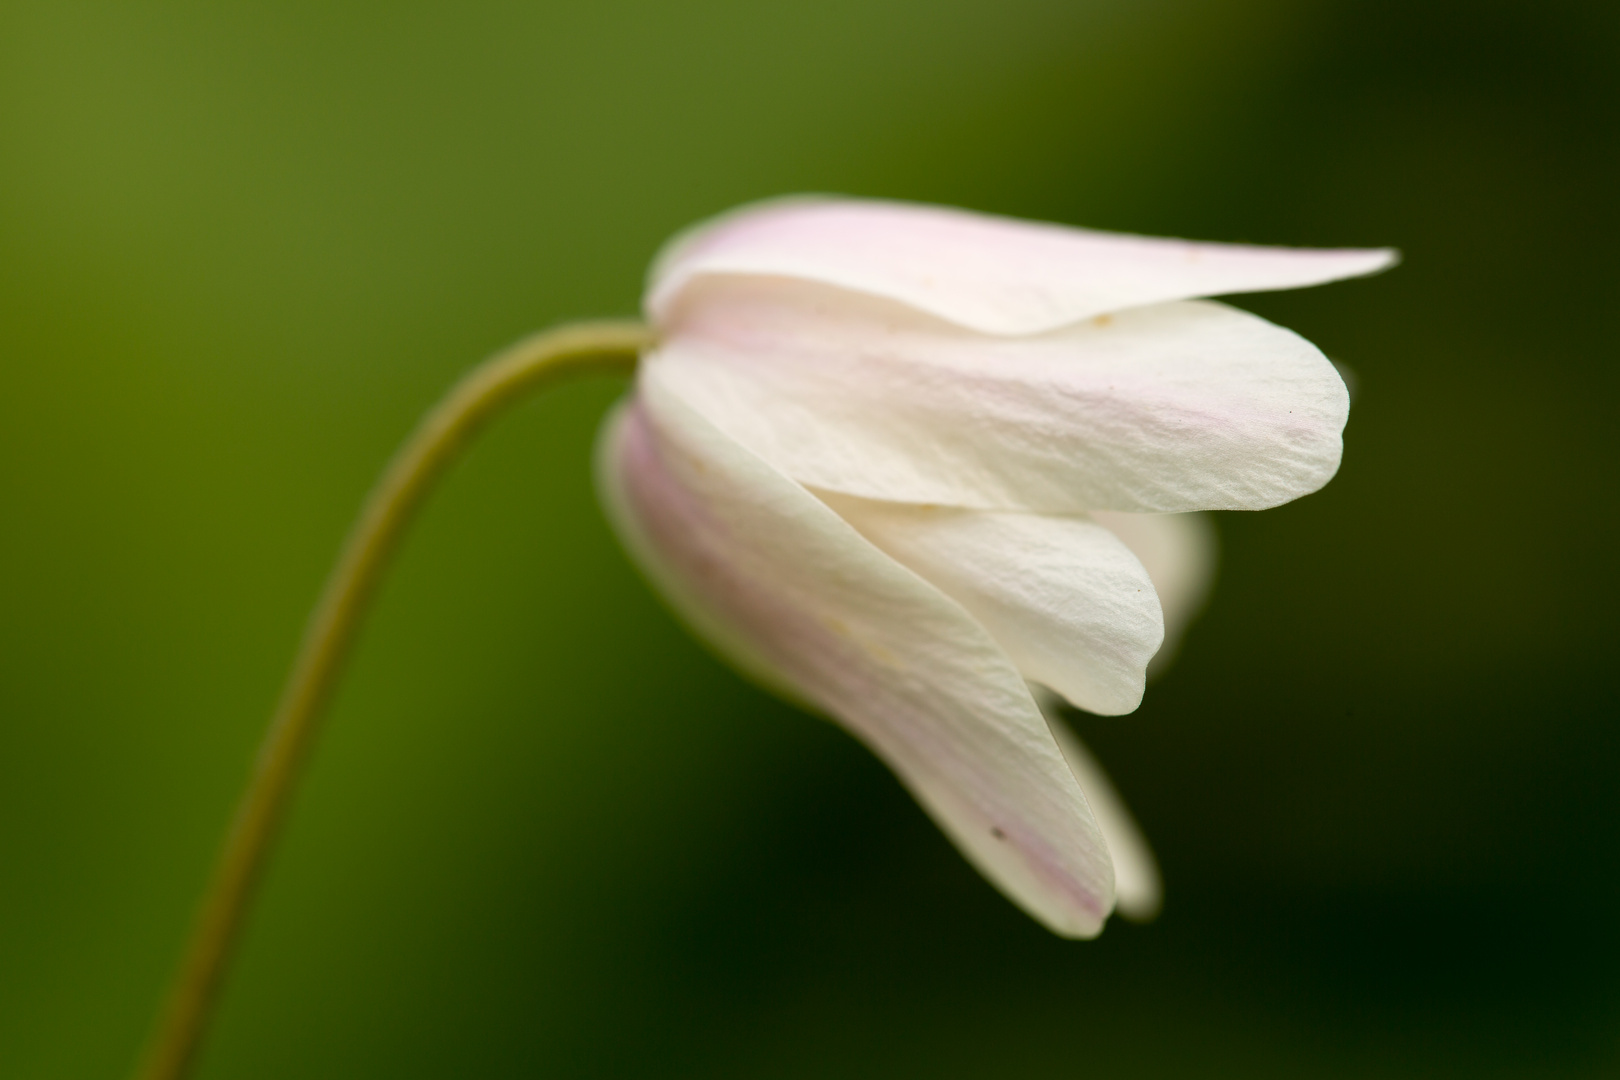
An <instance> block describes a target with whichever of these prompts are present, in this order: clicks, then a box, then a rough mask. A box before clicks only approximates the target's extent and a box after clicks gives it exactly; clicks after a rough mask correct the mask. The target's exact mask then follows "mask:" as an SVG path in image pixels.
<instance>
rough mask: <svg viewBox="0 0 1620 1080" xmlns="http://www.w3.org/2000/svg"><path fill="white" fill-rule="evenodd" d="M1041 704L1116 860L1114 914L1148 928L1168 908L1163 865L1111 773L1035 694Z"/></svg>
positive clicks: (1053, 706)
mask: <svg viewBox="0 0 1620 1080" xmlns="http://www.w3.org/2000/svg"><path fill="white" fill-rule="evenodd" d="M1036 690H1037V693H1036V695H1035V699H1036V701H1037V702H1038V703H1039V704H1040V706H1041V711H1042V712H1044V713H1045V714H1046V720H1047V723H1049V724H1050V725H1051V726H1052V735H1053V737H1055V738H1056V739H1057V744H1058V746H1059V747H1061V748H1062V750H1063V756H1064V758H1065V759H1066V760H1067V761H1068V763H1069V768H1071V769H1073V770H1074V778H1075V779H1076V780H1078V781H1080V790H1081V791H1084V792H1085V793H1086V801H1087V802H1088V803H1089V804H1090V806H1091V810H1092V813H1094V814H1096V815H1097V825H1098V826H1099V827H1100V828H1101V829H1102V834H1103V839H1105V840H1107V841H1108V853H1109V854H1110V855H1111V856H1113V859H1114V896H1115V903H1114V908H1115V910H1116V911H1118V912H1119V913H1120V914H1121V915H1123V916H1125V917H1126V918H1127V919H1130V920H1131V921H1132V922H1147V921H1148V920H1150V919H1152V918H1153V917H1154V916H1155V915H1157V914H1158V913H1159V909H1160V908H1161V907H1162V906H1163V905H1164V881H1163V879H1162V878H1161V877H1160V876H1159V861H1158V860H1157V859H1155V858H1154V857H1153V849H1152V848H1151V847H1149V846H1148V842H1147V837H1146V836H1144V835H1143V834H1142V829H1141V827H1140V826H1139V825H1137V824H1136V819H1135V818H1134V817H1132V816H1131V812H1130V810H1129V809H1128V808H1127V807H1126V806H1125V800H1124V799H1122V798H1120V795H1119V791H1118V789H1116V788H1115V787H1114V784H1113V781H1111V780H1109V779H1108V773H1106V772H1105V771H1103V767H1102V766H1101V765H1100V764H1098V763H1097V759H1096V757H1094V756H1093V755H1092V753H1091V751H1090V750H1088V749H1086V745H1085V743H1083V742H1081V741H1080V738H1079V736H1077V735H1076V734H1075V733H1074V729H1073V728H1072V727H1070V726H1069V722H1068V721H1067V720H1065V719H1063V717H1062V716H1061V715H1059V707H1058V703H1057V700H1056V698H1054V697H1053V696H1052V695H1051V694H1049V693H1044V692H1040V688H1039V687H1037V688H1036Z"/></svg>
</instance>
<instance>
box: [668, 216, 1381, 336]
mask: <svg viewBox="0 0 1620 1080" xmlns="http://www.w3.org/2000/svg"><path fill="white" fill-rule="evenodd" d="M1395 258H1396V255H1395V253H1394V252H1393V251H1390V250H1388V249H1376V250H1349V249H1346V250H1312V249H1305V248H1280V247H1254V246H1249V245H1244V244H1213V243H1197V242H1193V241H1188V240H1169V239H1160V238H1157V237H1146V236H1130V235H1126V234H1122V233H1107V232H1096V231H1093V230H1090V229H1076V228H1070V227H1066V226H1062V225H1050V224H1045V223H1039V222H1032V221H1019V220H1016V219H1013V218H1003V217H992V216H989V215H985V214H975V213H970V212H968V211H965V210H955V209H949V208H946V207H939V206H924V205H920V204H915V203H903V202H879V201H870V200H859V199H829V198H803V197H800V198H791V199H779V200H773V201H770V202H764V203H757V204H754V205H751V206H746V207H743V208H742V209H740V210H735V211H733V212H731V213H729V214H726V215H723V216H721V217H719V218H717V219H714V220H713V221H709V222H705V223H703V224H702V225H699V226H697V227H696V228H694V229H691V230H689V231H688V232H687V233H685V234H683V235H681V236H679V237H677V238H676V239H675V240H674V241H673V242H672V243H671V244H670V245H669V246H668V247H667V248H666V249H665V252H664V253H663V254H662V255H661V256H660V258H659V260H658V262H657V263H656V264H655V266H654V270H653V275H652V280H651V282H650V285H649V290H648V297H647V309H648V312H649V314H650V315H651V316H652V318H653V320H654V321H655V322H658V321H662V320H663V319H664V318H665V316H666V313H667V312H668V310H669V309H670V308H671V307H672V306H673V304H674V302H675V299H676V298H677V297H678V295H679V294H680V293H681V292H682V291H683V290H684V289H686V288H687V287H688V286H689V285H690V284H691V283H693V282H694V281H697V280H698V279H701V278H703V277H709V276H714V275H767V276H779V277H790V278H799V279H802V280H806V281H817V282H821V283H823V284H827V285H833V286H837V287H839V288H843V289H850V290H854V291H857V292H863V293H867V294H870V295H872V296H881V297H885V298H887V299H890V300H896V301H899V302H900V303H903V304H907V305H909V306H911V307H914V308H916V309H918V310H920V311H926V312H928V313H930V314H932V315H936V316H938V317H939V318H942V319H946V320H949V321H951V322H954V323H957V324H959V325H961V326H967V327H971V328H973V329H975V330H981V331H984V332H986V333H993V334H1031V333H1039V332H1041V331H1045V330H1051V329H1054V328H1056V327H1059V326H1065V325H1067V324H1069V323H1073V322H1078V321H1080V320H1082V319H1087V318H1090V317H1091V316H1093V315H1100V314H1102V313H1104V312H1111V311H1120V310H1123V309H1125V308H1131V307H1140V306H1143V305H1147V304H1158V303H1162V302H1164V301H1167V300H1186V299H1191V298H1194V297H1200V296H1223V295H1226V294H1229V293H1240V292H1259V291H1264V290H1268V289H1293V288H1298V287H1300V286H1304V285H1319V284H1321V283H1323V282H1328V281H1336V280H1338V279H1340V278H1347V277H1357V276H1360V275H1363V274H1371V273H1374V272H1375V271H1378V270H1382V269H1384V268H1385V267H1387V266H1389V265H1391V264H1392V263H1393V262H1394V261H1395Z"/></svg>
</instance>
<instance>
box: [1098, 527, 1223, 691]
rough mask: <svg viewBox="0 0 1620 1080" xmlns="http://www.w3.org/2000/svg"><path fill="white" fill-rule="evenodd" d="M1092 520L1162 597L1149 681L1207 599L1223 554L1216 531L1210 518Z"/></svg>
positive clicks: (1178, 643)
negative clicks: (1160, 632)
mask: <svg viewBox="0 0 1620 1080" xmlns="http://www.w3.org/2000/svg"><path fill="white" fill-rule="evenodd" d="M1092 517H1093V519H1094V520H1095V521H1096V522H1097V524H1099V525H1102V526H1105V527H1106V528H1107V529H1108V530H1109V531H1110V532H1112V533H1113V534H1114V535H1115V536H1117V537H1119V538H1120V539H1121V540H1123V541H1124V542H1125V546H1126V547H1128V548H1130V549H1131V553H1132V554H1133V555H1135V556H1136V557H1137V558H1138V559H1140V560H1142V566H1143V568H1144V569H1145V570H1147V574H1148V577H1150V578H1152V579H1153V588H1154V590H1155V591H1157V592H1158V594H1159V605H1160V607H1161V608H1162V609H1163V611H1164V644H1163V645H1162V646H1161V647H1160V648H1159V651H1158V653H1157V654H1155V655H1154V657H1153V662H1152V663H1151V664H1149V665H1148V676H1149V677H1150V678H1151V677H1153V676H1155V675H1158V674H1159V672H1161V671H1163V670H1164V668H1165V667H1167V666H1168V665H1169V663H1170V661H1171V659H1172V658H1173V657H1174V655H1175V651H1176V648H1177V647H1178V646H1179V645H1180V644H1181V635H1182V634H1183V633H1185V632H1186V629H1187V627H1188V625H1189V624H1191V623H1192V621H1193V619H1194V618H1196V617H1197V616H1198V613H1199V611H1201V610H1202V609H1203V607H1204V601H1205V600H1206V599H1207V598H1208V596H1209V587H1210V585H1211V583H1212V582H1213V581H1214V578H1215V563H1216V560H1217V558H1218V557H1219V550H1220V549H1219V546H1218V544H1217V542H1216V538H1215V526H1214V524H1213V523H1212V522H1211V521H1210V519H1209V515H1207V514H1121V513H1117V512H1115V511H1112V510H1099V511H1097V512H1096V513H1095V514H1093V515H1092Z"/></svg>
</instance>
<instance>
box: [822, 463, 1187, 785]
mask: <svg viewBox="0 0 1620 1080" xmlns="http://www.w3.org/2000/svg"><path fill="white" fill-rule="evenodd" d="M824 498H825V499H826V500H827V503H828V505H830V506H831V507H832V508H833V509H835V510H837V511H838V512H839V514H841V515H842V516H843V518H844V520H846V521H848V522H849V523H850V524H851V525H854V526H855V528H856V529H857V530H859V532H860V534H861V535H862V536H864V537H866V538H867V539H868V540H870V541H872V543H874V544H876V545H877V546H878V547H879V548H881V549H882V550H884V551H885V552H887V553H888V554H890V555H892V556H894V558H896V559H898V560H899V561H900V562H901V563H903V564H904V565H905V566H907V567H909V568H910V569H912V570H915V571H916V572H917V573H918V574H921V575H922V576H923V577H924V578H925V579H927V580H928V581H930V582H932V583H933V584H934V585H937V586H938V587H939V588H940V590H941V591H943V592H944V593H945V595H947V596H949V597H951V598H952V599H953V600H956V601H957V602H958V603H960V604H961V605H962V606H963V607H965V608H967V610H968V612H969V614H971V615H972V616H973V617H974V618H975V619H977V620H978V621H979V622H980V623H981V624H983V626H984V628H985V629H987V630H989V631H990V634H991V636H992V637H994V638H995V639H996V641H997V643H999V644H1000V645H1001V647H1002V648H1003V649H1004V650H1005V651H1006V653H1007V655H1008V656H1010V657H1011V658H1012V661H1013V663H1014V664H1015V665H1017V667H1018V670H1019V672H1020V673H1022V674H1023V676H1024V678H1026V679H1030V680H1033V681H1035V682H1038V683H1041V684H1043V685H1045V686H1049V687H1051V688H1052V689H1053V690H1055V691H1057V692H1058V693H1059V694H1061V695H1063V697H1065V698H1066V699H1068V701H1069V702H1070V703H1071V704H1074V705H1077V706H1079V707H1080V708H1082V709H1086V710H1088V711H1090V712H1094V713H1100V714H1102V715H1104V716H1118V715H1119V714H1121V713H1128V712H1131V711H1132V710H1133V709H1135V708H1136V707H1137V706H1138V705H1140V704H1141V703H1142V688H1143V686H1144V683H1145V679H1146V675H1145V672H1146V669H1147V665H1148V661H1149V660H1151V659H1152V658H1153V655H1154V653H1155V652H1156V651H1157V650H1158V648H1159V643H1160V641H1161V640H1163V638H1164V625H1163V623H1162V621H1161V619H1160V615H1159V600H1158V597H1157V596H1156V595H1155V594H1154V591H1153V582H1152V581H1150V580H1149V578H1148V574H1147V572H1146V571H1145V570H1143V569H1142V564H1141V562H1139V561H1138V560H1137V558H1136V556H1135V555H1133V554H1131V551H1130V549H1129V548H1128V547H1126V545H1125V544H1124V543H1122V542H1121V541H1120V540H1119V538H1118V537H1117V536H1115V535H1114V534H1113V533H1112V532H1110V531H1109V530H1108V529H1105V528H1103V527H1102V526H1101V525H1099V524H1096V523H1095V522H1093V521H1091V520H1089V519H1087V518H1085V517H1080V516H1070V515H1056V514H1026V513H1016V512H1011V511H993V510H962V509H958V508H953V507H934V506H916V505H912V504H907V503H887V502H874V501H872V500H869V499H856V498H851V497H850V496H847V495H831V494H829V495H825V496H824ZM1084 786H1085V785H1084V784H1083V783H1082V784H1081V787H1082V788H1084Z"/></svg>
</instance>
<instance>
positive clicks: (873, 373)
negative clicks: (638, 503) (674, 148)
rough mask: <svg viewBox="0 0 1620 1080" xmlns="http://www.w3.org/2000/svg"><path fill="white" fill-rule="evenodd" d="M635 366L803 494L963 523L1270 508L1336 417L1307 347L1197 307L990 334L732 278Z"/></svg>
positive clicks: (1261, 323)
mask: <svg viewBox="0 0 1620 1080" xmlns="http://www.w3.org/2000/svg"><path fill="white" fill-rule="evenodd" d="M648 363H649V365H650V366H653V367H657V368H660V369H661V370H662V371H663V375H664V378H665V379H666V380H667V381H668V382H669V383H670V385H672V386H675V387H678V388H679V391H680V393H681V395H682V396H683V397H684V398H685V399H686V400H687V401H689V402H691V403H692V404H693V406H694V407H695V408H697V409H699V410H700V411H702V412H703V414H704V415H705V416H707V417H709V418H710V419H711V420H712V421H713V422H714V423H715V424H716V425H717V426H718V427H720V428H721V429H722V430H724V431H725V432H726V433H727V434H728V435H731V436H732V437H733V438H735V439H736V440H738V441H739V442H741V443H743V444H744V445H746V446H748V447H749V448H750V449H752V450H754V451H755V452H756V453H758V454H759V455H760V456H762V457H764V458H765V459H766V460H768V461H770V462H771V463H772V464H774V465H776V466H777V467H778V468H779V469H781V470H782V471H783V472H785V473H787V474H788V475H790V476H792V477H793V478H794V479H796V480H799V481H801V482H802V483H805V484H808V485H810V486H812V487H816V488H823V489H826V490H829V491H837V492H842V493H844V494H849V495H859V496H862V497H865V498H871V499H887V500H890V501H894V502H922V503H939V504H942V505H948V506H966V507H974V508H980V509H1012V510H1034V511H1041V512H1058V513H1063V512H1074V511H1084V510H1127V511H1133V512H1165V511H1172V512H1173V511H1185V510H1214V509H1244V510H1258V509H1264V508H1265V507H1269V506H1276V505H1278V504H1279V503H1284V502H1288V501H1289V500H1291V499H1295V498H1298V497H1299V496H1301V495H1304V494H1307V493H1309V492H1312V491H1315V490H1316V489H1317V488H1319V487H1321V486H1322V485H1323V484H1325V483H1326V482H1327V481H1328V480H1329V479H1330V478H1331V477H1332V476H1333V474H1334V472H1335V471H1336V470H1337V469H1338V465H1339V456H1340V453H1341V450H1342V443H1341V433H1342V431H1343V428H1344V423H1345V419H1346V417H1347V415H1348V412H1349V399H1348V397H1347V395H1346V393H1345V389H1344V382H1343V381H1342V380H1341V379H1340V378H1339V375H1338V372H1337V371H1335V370H1334V368H1333V365H1332V364H1331V363H1329V362H1328V361H1327V359H1326V358H1325V357H1323V356H1322V354H1321V353H1320V352H1318V351H1317V350H1316V348H1315V347H1313V346H1312V345H1311V344H1310V343H1309V342H1308V341H1305V340H1304V339H1302V338H1300V337H1299V336H1298V335H1297V334H1293V333H1291V332H1289V331H1287V330H1284V329H1282V328H1281V327H1278V326H1274V325H1272V324H1271V323H1268V322H1266V321H1265V320H1264V319H1260V318H1258V317H1256V316H1254V315H1250V314H1247V313H1246V312H1241V311H1238V310H1236V309H1234V308H1230V307H1227V306H1225V305H1223V304H1218V303H1214V302H1212V301H1185V302H1181V303H1174V304H1160V305H1158V306H1156V307H1151V308H1140V309H1137V310H1134V311H1128V312H1123V313H1121V314H1119V315H1115V316H1108V317H1102V318H1099V319H1097V320H1093V321H1092V322H1088V323H1084V324H1081V325H1079V326H1072V327H1067V328H1065V329H1062V330H1058V331H1054V332H1052V333H1050V334H1043V335H1040V336H1038V337H1026V338H994V337H986V336H984V335H982V334H977V333H974V332H972V331H968V330H962V329H960V328H958V327H953V326H951V325H949V324H947V323H942V322H940V321H939V320H937V319H933V318H930V317H928V316H924V315H918V314H916V313H914V312H911V311H910V310H909V309H906V308H902V307H899V306H898V305H895V304H891V303H888V302H884V301H873V300H868V299H866V298H863V297H858V296H855V295H853V294H849V293H839V292H836V291H832V290H827V289H825V288H823V287H820V286H809V285H804V284H802V283H796V282H788V281H782V280H763V279H759V280H745V281H733V282H729V283H727V285H726V286H725V287H724V288H723V289H722V288H718V287H716V288H712V289H710V290H701V291H699V292H698V293H694V294H692V295H691V296H689V297H688V301H687V303H685V304H684V305H683V306H682V308H681V310H680V312H678V313H676V316H675V317H674V319H673V321H672V323H671V325H670V326H669V327H668V329H667V331H666V335H665V343H664V345H663V346H662V347H661V348H660V349H659V350H658V352H657V353H655V354H654V355H653V356H652V357H651V358H649V361H648Z"/></svg>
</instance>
